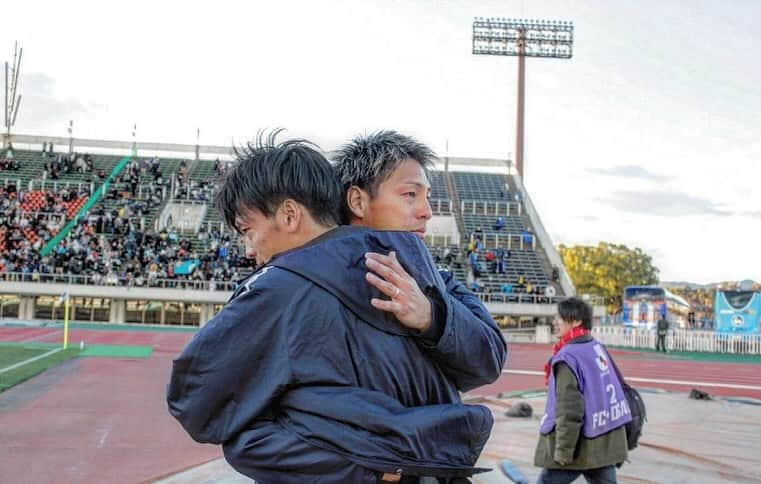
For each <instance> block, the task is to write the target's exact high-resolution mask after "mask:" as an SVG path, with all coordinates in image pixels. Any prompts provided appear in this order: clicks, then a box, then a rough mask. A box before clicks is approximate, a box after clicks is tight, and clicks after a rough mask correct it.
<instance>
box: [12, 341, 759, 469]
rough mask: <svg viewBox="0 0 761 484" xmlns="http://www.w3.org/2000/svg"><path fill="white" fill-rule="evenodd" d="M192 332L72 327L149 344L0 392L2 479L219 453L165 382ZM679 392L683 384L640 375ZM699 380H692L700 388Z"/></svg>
mask: <svg viewBox="0 0 761 484" xmlns="http://www.w3.org/2000/svg"><path fill="white" fill-rule="evenodd" d="M190 337H191V334H190V333H172V332H151V331H129V330H125V331H111V330H100V331H97V330H81V329H74V330H72V331H71V333H70V341H71V342H72V344H78V343H79V341H80V340H82V341H85V342H86V343H88V344H96V343H101V344H133V345H150V346H152V347H153V353H152V355H151V356H150V358H147V359H113V358H78V359H75V360H70V361H68V362H66V363H64V364H63V365H61V366H59V367H57V368H54V369H51V370H49V371H47V372H45V373H44V374H42V375H39V376H37V377H35V378H32V379H31V380H29V381H27V382H25V383H23V384H21V385H18V386H16V387H14V388H12V389H10V390H8V391H6V392H4V393H1V394H0V429H2V437H1V438H0V483H5V482H13V483H19V482H29V483H37V482H80V483H90V482H92V483H101V482H116V483H119V482H130V483H132V482H142V481H149V480H152V479H155V478H157V477H160V476H164V475H167V474H172V473H176V472H179V471H181V470H183V469H186V468H188V467H192V466H195V465H198V464H201V463H204V462H207V461H209V460H212V459H216V458H219V457H221V450H220V449H219V447H216V446H211V445H201V444H197V443H195V442H193V441H192V440H191V439H190V438H189V437H188V436H187V434H185V432H184V431H183V430H182V428H180V426H179V424H177V422H176V421H175V420H174V419H173V418H172V417H171V416H170V415H169V413H168V411H167V407H166V403H165V398H164V392H165V385H166V383H167V381H168V379H169V373H170V371H171V362H172V358H173V357H174V356H175V355H177V354H178V353H179V352H180V350H181V349H182V348H183V347H184V345H185V344H186V343H187V341H188V340H189V339H190ZM61 338H62V331H61V329H55V328H5V327H0V341H36V342H49V343H50V342H58V341H61ZM550 351H551V348H550V346H549V345H521V344H511V345H510V348H509V359H508V365H507V371H513V370H518V371H541V368H542V365H543V364H544V361H545V359H546V358H547V357H548V356H549V355H550ZM613 355H614V357H615V358H616V361H617V362H618V364H619V365H620V366H621V367H622V369H623V371H624V373H625V374H626V376H627V377H629V378H636V377H642V378H654V379H661V380H664V379H666V380H671V379H679V380H691V381H704V382H715V383H722V384H745V385H749V386H754V387H758V388H759V390H758V391H755V390H754V391H747V390H732V389H728V388H703V389H704V390H705V391H708V392H709V393H712V394H715V395H728V396H729V395H742V396H748V397H754V398H761V366H759V365H753V364H737V363H714V362H708V363H706V362H697V361H690V360H684V359H678V358H676V357H673V356H672V355H658V354H654V353H637V352H624V351H613ZM635 384H636V385H637V386H642V387H657V388H663V389H669V390H676V391H681V392H686V391H689V390H690V389H691V388H692V387H691V386H689V385H688V386H675V385H667V384H657V383H648V384H640V383H636V382H635ZM698 387H699V386H698ZM543 388H544V378H543V377H542V376H541V375H522V374H509V373H506V374H503V376H502V377H501V378H500V379H499V380H498V381H497V382H496V383H494V384H493V385H488V386H485V387H482V388H479V389H477V390H476V391H474V392H473V393H474V394H480V395H496V394H498V393H501V392H506V391H514V390H530V389H543Z"/></svg>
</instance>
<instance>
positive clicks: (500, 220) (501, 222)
mask: <svg viewBox="0 0 761 484" xmlns="http://www.w3.org/2000/svg"><path fill="white" fill-rule="evenodd" d="M503 228H505V219H504V217H502V216H501V215H500V216H499V217H497V219H496V220H495V221H494V231H495V232H499V231H500V230H502V229H503Z"/></svg>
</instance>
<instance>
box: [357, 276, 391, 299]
mask: <svg viewBox="0 0 761 484" xmlns="http://www.w3.org/2000/svg"><path fill="white" fill-rule="evenodd" d="M365 279H366V280H367V282H369V283H370V284H371V285H372V286H374V287H375V288H376V289H378V290H379V291H380V292H382V293H383V294H385V295H386V296H388V297H390V298H393V297H396V296H398V295H399V291H400V290H399V286H395V285H394V284H392V283H390V282H388V281H384V280H383V279H381V278H380V277H378V276H376V275H375V274H373V273H372V272H368V273H366V274H365Z"/></svg>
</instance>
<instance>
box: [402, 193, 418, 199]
mask: <svg viewBox="0 0 761 484" xmlns="http://www.w3.org/2000/svg"><path fill="white" fill-rule="evenodd" d="M404 196H405V197H410V198H415V197H416V196H417V194H416V193H415V192H407V193H405V194H404Z"/></svg>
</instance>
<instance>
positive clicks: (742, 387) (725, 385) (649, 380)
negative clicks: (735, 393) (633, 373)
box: [502, 370, 761, 391]
mask: <svg viewBox="0 0 761 484" xmlns="http://www.w3.org/2000/svg"><path fill="white" fill-rule="evenodd" d="M502 373H512V374H514V375H536V376H544V372H543V371H534V370H502ZM626 381H638V382H642V383H660V384H663V385H684V386H701V387H718V388H734V389H737V390H756V391H761V386H756V385H735V384H732V383H712V382H705V381H686V380H661V379H657V378H640V377H626Z"/></svg>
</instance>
